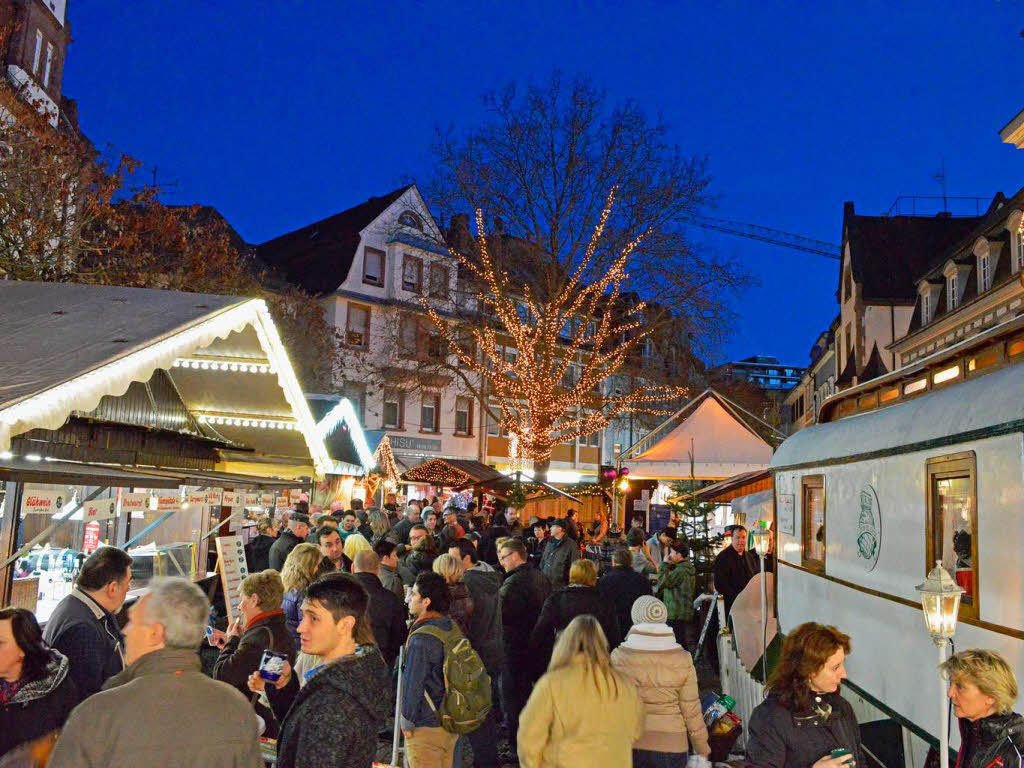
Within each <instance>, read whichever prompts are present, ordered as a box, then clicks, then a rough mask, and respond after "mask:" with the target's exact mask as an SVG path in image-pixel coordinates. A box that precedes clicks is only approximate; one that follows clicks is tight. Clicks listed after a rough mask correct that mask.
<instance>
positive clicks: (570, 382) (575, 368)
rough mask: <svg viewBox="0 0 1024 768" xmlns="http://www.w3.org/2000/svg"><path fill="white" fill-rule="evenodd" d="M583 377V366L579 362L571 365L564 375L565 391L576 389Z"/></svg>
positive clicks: (563, 384)
mask: <svg viewBox="0 0 1024 768" xmlns="http://www.w3.org/2000/svg"><path fill="white" fill-rule="evenodd" d="M582 375H583V366H582V365H580V364H579V363H577V362H572V363H569V365H568V366H567V367H566V369H565V373H564V374H562V386H563V387H564V388H565V389H572V388H573V387H575V386H576V385H577V384H578V383H579V380H580V377H581V376H582Z"/></svg>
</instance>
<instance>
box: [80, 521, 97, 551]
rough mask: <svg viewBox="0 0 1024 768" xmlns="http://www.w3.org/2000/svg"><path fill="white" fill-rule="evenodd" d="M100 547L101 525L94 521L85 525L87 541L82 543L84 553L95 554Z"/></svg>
mask: <svg viewBox="0 0 1024 768" xmlns="http://www.w3.org/2000/svg"><path fill="white" fill-rule="evenodd" d="M99 546H100V524H99V523H97V522H96V521H95V520H93V521H92V522H91V523H86V524H85V539H84V540H83V542H82V551H83V552H95V551H96V550H97V549H98V548H99Z"/></svg>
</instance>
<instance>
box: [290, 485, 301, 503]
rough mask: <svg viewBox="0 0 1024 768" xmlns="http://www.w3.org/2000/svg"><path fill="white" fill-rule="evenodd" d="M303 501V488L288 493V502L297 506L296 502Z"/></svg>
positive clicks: (293, 489)
mask: <svg viewBox="0 0 1024 768" xmlns="http://www.w3.org/2000/svg"><path fill="white" fill-rule="evenodd" d="M301 499H302V489H301V488H292V489H291V490H290V491H288V501H290V502H291V503H292V504H295V503H296V502H298V501H301Z"/></svg>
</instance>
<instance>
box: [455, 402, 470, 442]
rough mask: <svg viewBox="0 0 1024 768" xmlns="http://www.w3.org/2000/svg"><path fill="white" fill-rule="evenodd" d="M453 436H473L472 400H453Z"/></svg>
mask: <svg viewBox="0 0 1024 768" xmlns="http://www.w3.org/2000/svg"><path fill="white" fill-rule="evenodd" d="M455 434H456V435H472V434H473V400H472V398H469V397H462V396H459V397H456V398H455Z"/></svg>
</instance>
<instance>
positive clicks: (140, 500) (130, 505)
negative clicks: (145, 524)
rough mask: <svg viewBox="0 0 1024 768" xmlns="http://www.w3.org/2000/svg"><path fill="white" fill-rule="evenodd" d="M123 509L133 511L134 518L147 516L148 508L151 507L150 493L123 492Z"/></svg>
mask: <svg viewBox="0 0 1024 768" xmlns="http://www.w3.org/2000/svg"><path fill="white" fill-rule="evenodd" d="M121 509H122V510H123V511H125V512H131V515H132V517H133V518H138V517H145V516H146V510H148V509H149V494H148V493H122V494H121Z"/></svg>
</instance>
